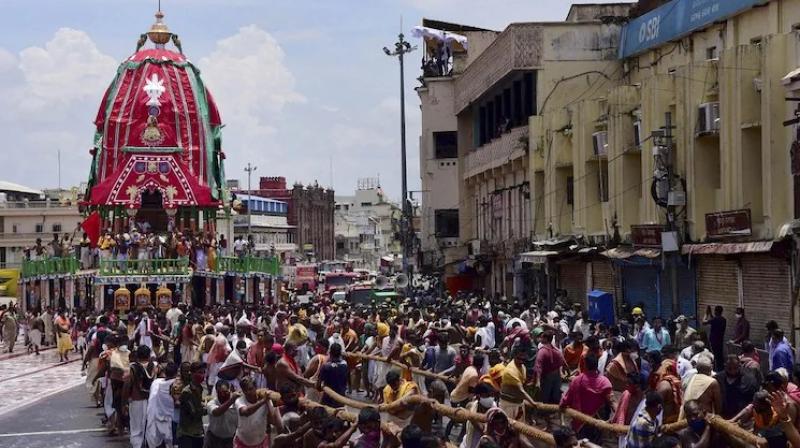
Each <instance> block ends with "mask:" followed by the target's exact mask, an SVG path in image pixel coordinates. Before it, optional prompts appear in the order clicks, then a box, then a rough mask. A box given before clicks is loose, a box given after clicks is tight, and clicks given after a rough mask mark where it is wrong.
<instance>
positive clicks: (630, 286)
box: [617, 257, 697, 320]
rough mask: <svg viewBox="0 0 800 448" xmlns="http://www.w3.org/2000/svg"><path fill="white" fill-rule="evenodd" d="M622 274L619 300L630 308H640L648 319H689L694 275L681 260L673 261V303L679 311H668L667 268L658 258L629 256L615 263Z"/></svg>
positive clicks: (669, 281)
mask: <svg viewBox="0 0 800 448" xmlns="http://www.w3.org/2000/svg"><path fill="white" fill-rule="evenodd" d="M617 264H618V266H619V269H620V270H621V272H622V299H623V301H624V302H625V303H627V304H628V306H629V307H630V308H633V307H637V306H639V307H642V308H643V311H644V313H645V316H647V318H648V319H652V318H653V317H655V316H659V317H661V318H663V319H665V320H668V319H674V318H675V317H677V316H678V315H681V314H683V315H685V316H687V317H689V318H690V320H692V317H693V316H695V313H696V312H695V310H696V308H697V291H696V288H695V282H694V279H695V272H694V270H692V269H689V267H688V266H686V265H685V264H684V263H683V262H682V261H680V260H679V261H678V262H677V265H676V266H677V274H676V281H677V300H678V304H679V309H677V310H673V309H672V302H673V294H672V276H671V269H672V267H671V265H670V264H669V263H668V264H667V265H666V266H663V265H662V263H661V259H660V258H659V259H647V258H642V257H631V258H628V259H626V260H623V261H618V262H617Z"/></svg>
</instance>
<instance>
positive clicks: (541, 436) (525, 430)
mask: <svg viewBox="0 0 800 448" xmlns="http://www.w3.org/2000/svg"><path fill="white" fill-rule="evenodd" d="M348 355H349V356H355V357H357V358H361V359H369V360H372V361H378V362H383V363H390V364H392V365H395V366H397V367H400V368H404V369H408V368H409V366H407V365H406V364H403V363H401V362H398V361H388V360H387V359H386V358H384V357H381V356H375V355H366V354H363V353H348ZM411 371H412V372H413V373H418V374H420V375H423V376H426V377H428V378H435V379H441V380H442V381H446V382H450V383H453V382H454V380H453V379H452V378H450V377H446V376H444V375H438V374H435V373H432V372H428V371H425V370H420V369H417V368H415V367H411ZM331 392H333V391H331ZM326 393H328V390H327V388H326ZM333 394H336V392H333ZM329 396H331V398H333V399H334V400H336V401H337V402H340V403H342V404H345V405H346V406H351V407H354V408H357V407H358V406H359V405H362V406H363V405H367V404H366V403H363V402H361V401H358V400H353V399H351V398H348V397H342V396H341V395H338V394H336V396H334V395H331V394H329ZM340 398H341V399H342V400H346V402H345V401H340V400H339V399H340ZM407 399H409V400H410V401H409V402H408V403H403V402H404V401H405V400H406V399H404V400H400V401H397V402H395V403H392V404H390V405H385V404H383V405H380V406H378V408H379V410H380V411H382V412H392V411H396V410H398V409H400V408H404V407H406V406H407V405H410V404H412V403H414V404H419V403H422V402H423V401H430V402H431V403H430V404H431V407H433V409H434V410H435V411H436V412H438V413H440V414H443V415H447V416H448V417H449V418H452V419H454V420H456V421H459V422H463V421H465V420H470V421H473V422H476V421H477V422H480V423H485V422H486V418H485V416H484V415H483V414H477V413H472V412H469V411H467V410H465V409H461V408H452V407H449V406H445V405H442V404H440V403H439V402H437V401H436V400H432V399H428V398H424V397H422V396H420V395H412V396H410V397H407ZM415 402H417V403H415ZM533 404H534V405H535V406H534V408H535V409H537V410H539V411H542V412H548V413H559V414H565V415H567V416H569V417H571V418H572V419H574V420H578V421H580V422H582V423H584V424H587V425H590V426H593V427H595V428H598V429H600V430H602V431H606V432H610V433H613V434H617V435H625V434H627V433H628V430H629V429H630V426H628V425H620V424H614V423H609V422H607V421H605V420H600V419H597V418H594V417H592V416H590V415H587V414H584V413H582V412H580V411H577V410H575V409H572V408H565V409H564V410H562V409H561V407H560V406H558V405H555V404H547V403H541V402H538V401H537V402H534V403H533ZM359 409H360V408H359ZM462 416H463V417H462ZM706 420H707V421H708V423H709V424H710V425H711V426H713V427H714V429H716V430H718V431H721V432H723V433H725V434H730V435H732V436H734V437H736V438H739V439H741V440H743V441H745V442H747V443H750V444H751V445H755V446H763V445H765V444H766V443H767V441H766V439H764V438H763V437H759V436H757V435H755V434H753V433H751V432H749V431H747V430H745V429H743V428H741V427H740V426H738V425H735V424H733V423H730V422H729V421H727V420H725V419H724V418H722V417H720V416H718V415H713V414H709V415H708V417H706ZM686 425H687V423H686V421H685V420H684V421H681V422H676V423H671V424H667V425H664V427H663V428H662V431H663V432H666V433H673V432H678V431H680V430H681V429H683V428H685V427H686ZM512 426H513V427H514V429H516V430H517V431H519V432H520V433H522V434H525V435H526V436H528V437H531V438H534V439H537V440H541V441H543V442H545V443H548V444H551V445H553V444H555V441H554V440H553V437H552V435H550V434H549V433H545V432H543V431H541V430H540V429H538V428H535V427H533V426H530V425H526V424H524V423H520V422H517V421H513V423H512Z"/></svg>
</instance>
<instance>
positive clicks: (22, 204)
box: [0, 200, 78, 209]
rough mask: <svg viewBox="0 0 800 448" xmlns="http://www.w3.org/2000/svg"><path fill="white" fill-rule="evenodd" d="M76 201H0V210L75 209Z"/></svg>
mask: <svg viewBox="0 0 800 448" xmlns="http://www.w3.org/2000/svg"><path fill="white" fill-rule="evenodd" d="M77 207H78V203H77V201H67V202H61V201H58V200H42V201H0V209H2V208H75V209H77Z"/></svg>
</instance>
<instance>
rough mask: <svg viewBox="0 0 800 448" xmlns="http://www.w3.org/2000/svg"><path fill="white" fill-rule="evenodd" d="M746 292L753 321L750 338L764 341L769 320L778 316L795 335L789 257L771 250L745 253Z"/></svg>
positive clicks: (747, 311)
mask: <svg viewBox="0 0 800 448" xmlns="http://www.w3.org/2000/svg"><path fill="white" fill-rule="evenodd" d="M741 263H742V282H741V283H742V292H743V296H744V309H745V315H746V316H747V319H748V320H749V321H750V339H752V340H753V341H755V342H756V343H757V344H760V343H762V342H764V338H765V336H766V328H765V327H766V323H767V322H768V321H770V320H774V321H775V322H777V323H778V326H779V327H780V328H781V329H782V330H783V331H784V332H785V333H786V337H787V338H789V339H790V340H791V339H792V333H793V331H792V330H793V325H792V316H794V310H793V309H792V290H791V287H792V286H791V276H790V266H789V262H788V260H785V259H782V258H778V257H774V256H771V255H768V254H763V255H755V254H754V255H743V256H742V257H741Z"/></svg>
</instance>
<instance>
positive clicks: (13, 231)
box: [11, 224, 19, 233]
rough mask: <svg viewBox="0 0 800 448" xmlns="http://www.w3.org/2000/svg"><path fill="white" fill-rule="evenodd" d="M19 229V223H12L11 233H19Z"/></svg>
mask: <svg viewBox="0 0 800 448" xmlns="http://www.w3.org/2000/svg"><path fill="white" fill-rule="evenodd" d="M18 231H19V230H18V229H17V224H11V233H17V232H18Z"/></svg>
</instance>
